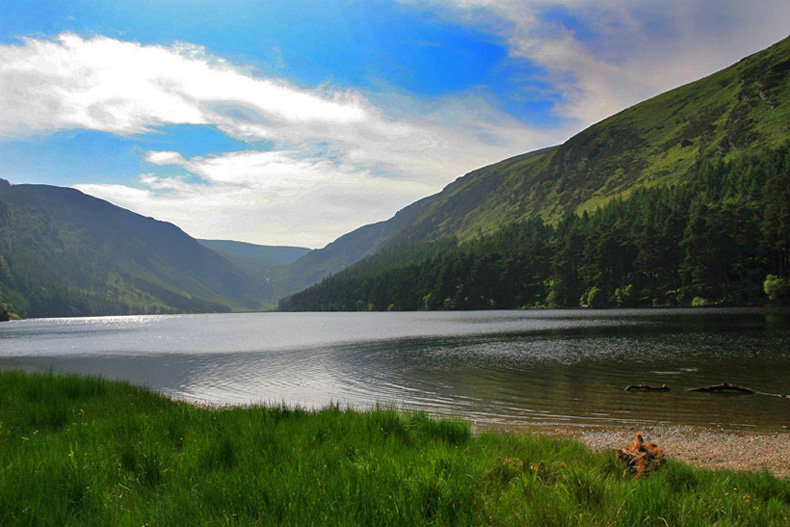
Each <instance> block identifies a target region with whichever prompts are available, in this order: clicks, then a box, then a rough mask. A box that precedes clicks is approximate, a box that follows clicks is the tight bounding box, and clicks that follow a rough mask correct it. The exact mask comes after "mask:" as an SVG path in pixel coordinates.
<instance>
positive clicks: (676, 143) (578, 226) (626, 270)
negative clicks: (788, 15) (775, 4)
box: [280, 38, 790, 310]
mask: <svg viewBox="0 0 790 527" xmlns="http://www.w3.org/2000/svg"><path fill="white" fill-rule="evenodd" d="M788 144H790V38H789V39H785V40H783V41H782V42H779V43H778V44H775V45H774V46H772V47H770V48H768V49H767V50H764V51H762V52H759V53H756V54H754V55H752V56H750V57H747V58H746V59H743V60H742V61H740V62H738V63H737V64H735V65H733V66H731V67H730V68H727V69H725V70H722V71H720V72H718V73H715V74H713V75H711V76H709V77H706V78H704V79H701V80H699V81H697V82H694V83H691V84H688V85H686V86H682V87H680V88H677V89H675V90H672V91H670V92H667V93H664V94H662V95H659V96H657V97H654V98H652V99H650V100H647V101H644V102H642V103H640V104H637V105H635V106H633V107H632V108H629V109H627V110H624V111H623V112H620V113H619V114H617V115H614V116H612V117H610V118H608V119H606V120H604V121H602V122H600V123H598V124H596V125H594V126H592V127H590V128H588V129H587V130H584V131H582V132H581V133H579V134H577V135H576V136H574V137H572V138H571V139H569V140H568V141H567V142H565V143H564V144H562V145H559V146H557V147H552V148H547V149H543V150H539V151H536V152H531V153H528V154H524V155H521V156H517V157H514V158H511V159H507V160H505V161H502V162H500V163H497V164H495V165H491V166H488V167H484V168H481V169H479V170H476V171H474V172H471V173H469V174H467V175H466V176H464V177H461V178H459V179H458V180H457V181H455V182H453V183H452V184H450V185H448V186H447V187H446V188H445V189H444V190H443V191H442V192H440V193H439V194H437V195H435V196H432V197H431V198H430V199H428V200H424V201H423V202H422V204H421V206H420V208H419V210H418V211H416V213H415V214H413V215H412V216H413V219H412V221H410V222H408V223H406V224H404V225H403V226H402V227H401V228H399V229H398V230H397V231H395V232H393V233H392V234H391V235H390V236H389V238H388V240H387V242H386V243H384V244H382V248H381V249H380V251H379V252H378V253H376V254H374V255H373V256H369V257H368V258H366V259H365V260H362V261H361V262H359V263H358V264H357V265H355V266H353V267H351V268H350V269H349V270H347V271H344V272H342V273H339V274H338V275H337V276H334V277H331V278H329V279H326V280H325V281H324V282H323V283H322V284H320V285H317V286H315V287H313V288H311V289H308V290H306V291H304V292H303V293H300V294H297V295H294V296H293V297H291V298H287V299H284V300H282V301H281V303H280V307H281V309H298V310H307V309H474V308H490V307H503V308H504V307H522V306H535V305H549V306H576V305H579V304H580V303H581V304H583V305H593V306H603V305H622V306H630V305H640V306H644V305H675V304H691V303H697V304H704V303H727V304H743V303H760V302H763V301H764V300H766V299H767V298H768V297H766V296H765V292H764V289H765V288H767V290H768V291H769V293H770V294H769V297H770V298H771V299H773V300H774V301H775V300H778V299H781V298H782V297H783V295H785V281H784V279H786V277H787V262H786V260H787V243H788V240H787V237H786V234H784V233H786V232H788V228H787V227H788V222H787V218H786V216H787V203H788V202H789V201H790V200H789V199H788V194H787V190H786V189H787V186H788V180H787V168H786V165H787V161H786V157H787V150H788V147H787V145H788ZM406 210H408V208H407V209H406ZM459 244H460V245H459ZM769 275H770V276H771V277H774V276H775V277H776V278H775V279H774V278H769Z"/></svg>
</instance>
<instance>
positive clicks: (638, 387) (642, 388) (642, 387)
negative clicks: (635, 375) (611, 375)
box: [625, 384, 669, 392]
mask: <svg viewBox="0 0 790 527" xmlns="http://www.w3.org/2000/svg"><path fill="white" fill-rule="evenodd" d="M625 391H626V392H636V391H639V392H668V391H669V386H667V385H666V384H662V385H661V386H648V385H647V384H629V385H628V386H626V387H625Z"/></svg>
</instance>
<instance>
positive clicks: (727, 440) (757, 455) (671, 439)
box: [565, 426, 790, 478]
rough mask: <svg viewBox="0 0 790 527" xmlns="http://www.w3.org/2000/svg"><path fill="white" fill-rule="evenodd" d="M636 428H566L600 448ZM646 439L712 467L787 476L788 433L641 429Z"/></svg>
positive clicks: (622, 440) (621, 442)
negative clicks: (765, 470)
mask: <svg viewBox="0 0 790 527" xmlns="http://www.w3.org/2000/svg"><path fill="white" fill-rule="evenodd" d="M635 432H636V430H599V429H591V430H582V431H578V430H577V431H575V432H574V431H573V430H570V431H565V433H570V434H571V435H574V436H576V437H578V438H579V439H580V440H581V441H582V442H584V443H585V444H586V445H587V446H589V447H591V448H593V449H598V450H603V449H616V448H623V447H625V446H626V445H627V444H628V443H629V442H630V441H631V440H633V438H634V433H635ZM641 432H642V437H643V438H644V440H645V442H652V443H656V444H657V445H658V446H660V447H662V448H663V449H664V455H665V456H666V457H668V458H673V459H680V460H682V461H685V462H687V463H690V464H692V465H696V466H701V467H708V468H714V469H729V470H750V471H760V470H763V469H768V470H769V471H770V472H772V473H773V474H774V475H775V476H777V477H780V478H790V433H766V434H760V433H749V432H725V431H718V430H710V429H699V428H693V427H683V426H656V427H645V428H642V429H641Z"/></svg>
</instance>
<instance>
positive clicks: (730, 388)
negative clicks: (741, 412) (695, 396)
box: [689, 382, 757, 394]
mask: <svg viewBox="0 0 790 527" xmlns="http://www.w3.org/2000/svg"><path fill="white" fill-rule="evenodd" d="M689 391H690V392H705V393H719V392H735V393H746V394H754V393H757V392H755V391H754V390H752V389H751V388H747V387H745V386H738V385H737V384H729V383H726V382H723V383H721V384H711V385H710V386H701V387H699V388H691V389H690V390H689Z"/></svg>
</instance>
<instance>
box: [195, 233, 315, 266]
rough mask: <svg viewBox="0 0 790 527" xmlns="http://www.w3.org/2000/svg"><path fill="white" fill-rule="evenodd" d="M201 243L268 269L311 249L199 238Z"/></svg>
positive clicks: (227, 255)
mask: <svg viewBox="0 0 790 527" xmlns="http://www.w3.org/2000/svg"><path fill="white" fill-rule="evenodd" d="M197 241H198V242H199V243H200V244H201V245H203V246H204V247H207V248H209V249H211V250H212V251H215V252H217V253H219V254H221V255H222V256H224V257H225V258H228V259H233V258H234V257H242V258H244V259H247V260H241V259H240V260H239V261H248V262H255V264H256V266H260V267H263V268H266V269H273V268H277V267H283V266H286V265H288V264H290V263H293V262H295V261H296V260H298V259H299V258H301V257H302V256H304V255H305V254H307V253H309V252H310V249H306V248H304V247H284V246H271V245H255V244H252V243H245V242H236V241H230V240H197Z"/></svg>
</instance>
